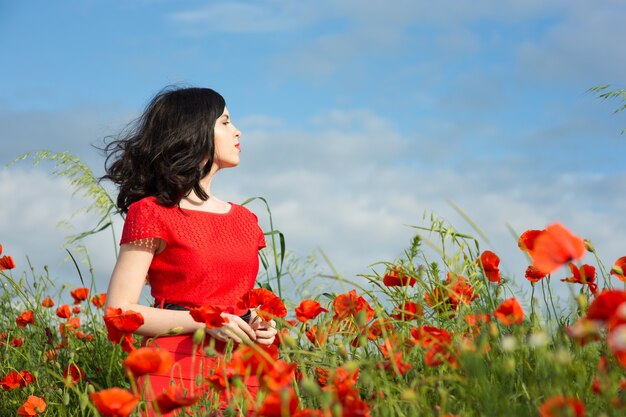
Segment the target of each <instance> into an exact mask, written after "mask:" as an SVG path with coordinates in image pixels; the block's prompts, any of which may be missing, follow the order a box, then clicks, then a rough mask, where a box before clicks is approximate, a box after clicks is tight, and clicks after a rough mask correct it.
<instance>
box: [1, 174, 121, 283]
mask: <svg viewBox="0 0 626 417" xmlns="http://www.w3.org/2000/svg"><path fill="white" fill-rule="evenodd" d="M0 195H2V196H4V198H3V204H0V219H1V220H0V221H1V222H2V232H1V234H0V244H2V245H3V252H4V253H3V254H4V255H10V256H12V257H13V259H14V260H15V262H16V264H17V268H16V270H15V271H16V272H17V271H28V264H27V258H28V259H30V261H31V263H32V265H33V267H34V268H35V270H36V273H37V274H40V273H43V267H44V266H45V265H47V266H48V267H49V269H50V275H51V278H52V280H53V281H54V282H55V283H56V284H58V285H59V286H60V285H63V284H68V285H71V286H80V285H81V284H80V279H79V276H78V273H77V271H76V269H75V268H74V266H73V265H72V263H71V262H69V261H68V255H67V253H66V251H65V247H64V242H65V237H66V236H67V235H69V234H75V233H78V232H82V231H85V230H89V229H91V228H92V227H94V226H95V225H96V222H97V221H98V218H95V217H94V216H93V215H85V214H82V215H81V214H78V215H76V216H74V217H72V214H73V213H75V212H76V211H77V210H78V209H79V208H82V207H85V206H86V205H87V204H88V201H87V200H85V199H83V198H81V197H79V196H75V197H72V188H71V186H70V184H69V181H67V180H66V179H64V178H56V177H51V176H50V175H49V174H48V173H46V172H45V171H42V170H34V169H31V170H24V169H23V168H22V167H11V168H4V169H1V170H0ZM64 221H67V222H69V223H70V225H71V226H72V229H60V228H59V227H58V225H59V223H60V222H64ZM118 227H119V224H118ZM82 243H83V244H84V245H85V246H86V248H87V250H88V252H89V256H90V258H91V262H92V264H93V266H94V271H95V276H94V278H95V283H96V289H97V290H98V291H105V290H106V286H107V282H108V277H109V276H110V273H111V270H112V262H113V260H114V244H113V241H112V238H111V235H110V233H101V234H99V235H96V236H92V237H89V238H87V239H85V240H84V241H83V242H82ZM70 250H71V251H72V252H73V255H74V256H75V257H76V258H77V259H78V260H79V261H80V262H81V265H80V267H81V273H82V274H83V277H84V278H85V279H86V280H87V282H86V284H87V285H90V275H89V269H88V267H87V265H86V264H85V263H84V262H82V261H81V260H83V261H84V259H85V258H84V257H83V256H82V255H81V254H80V252H79V251H77V250H76V249H75V248H70ZM29 274H30V272H29Z"/></svg>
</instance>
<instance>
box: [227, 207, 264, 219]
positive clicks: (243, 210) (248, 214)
mask: <svg viewBox="0 0 626 417" xmlns="http://www.w3.org/2000/svg"><path fill="white" fill-rule="evenodd" d="M230 205H231V207H232V208H231V210H233V212H234V213H237V214H238V215H239V216H241V217H245V218H248V219H251V220H254V221H255V222H258V221H259V218H258V217H257V215H256V214H254V213H253V212H252V211H250V210H249V209H248V208H247V207H245V206H242V205H241V204H235V203H230Z"/></svg>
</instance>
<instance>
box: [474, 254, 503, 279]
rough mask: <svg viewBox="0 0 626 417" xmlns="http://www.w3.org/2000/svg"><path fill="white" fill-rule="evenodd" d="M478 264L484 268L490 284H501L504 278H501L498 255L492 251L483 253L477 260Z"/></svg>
mask: <svg viewBox="0 0 626 417" xmlns="http://www.w3.org/2000/svg"><path fill="white" fill-rule="evenodd" d="M476 262H477V263H478V265H481V266H482V267H483V270H484V271H485V276H486V277H487V279H488V280H489V281H490V282H497V283H498V284H499V283H500V281H501V280H502V278H501V277H500V268H498V266H499V265H500V258H498V255H496V254H495V253H493V252H491V251H490V250H486V251H484V252H483V253H481V255H480V258H479V259H477V260H476Z"/></svg>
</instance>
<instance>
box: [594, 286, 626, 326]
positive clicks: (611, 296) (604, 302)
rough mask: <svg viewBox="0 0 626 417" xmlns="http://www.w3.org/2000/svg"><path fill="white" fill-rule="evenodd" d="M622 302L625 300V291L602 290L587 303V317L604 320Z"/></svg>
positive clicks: (607, 318)
mask: <svg viewBox="0 0 626 417" xmlns="http://www.w3.org/2000/svg"><path fill="white" fill-rule="evenodd" d="M624 302H626V291H620V290H604V291H602V292H601V293H600V294H599V295H598V296H597V297H596V298H594V300H593V301H592V302H591V304H590V305H589V308H588V309H587V318H588V319H590V320H602V321H605V322H606V321H608V320H609V319H610V318H611V316H612V315H613V314H614V313H615V311H616V310H617V308H618V307H619V306H620V305H621V304H622V303H624Z"/></svg>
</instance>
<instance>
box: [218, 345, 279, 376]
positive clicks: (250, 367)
mask: <svg viewBox="0 0 626 417" xmlns="http://www.w3.org/2000/svg"><path fill="white" fill-rule="evenodd" d="M277 360H278V347H277V346H276V345H269V346H264V345H254V346H247V345H239V347H238V348H237V349H236V350H235V351H233V354H232V357H231V359H230V363H229V364H228V365H229V366H232V368H233V369H234V370H235V372H237V373H238V374H239V375H255V374H260V373H265V372H267V371H268V370H270V369H272V366H273V365H274V362H276V361H277Z"/></svg>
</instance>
